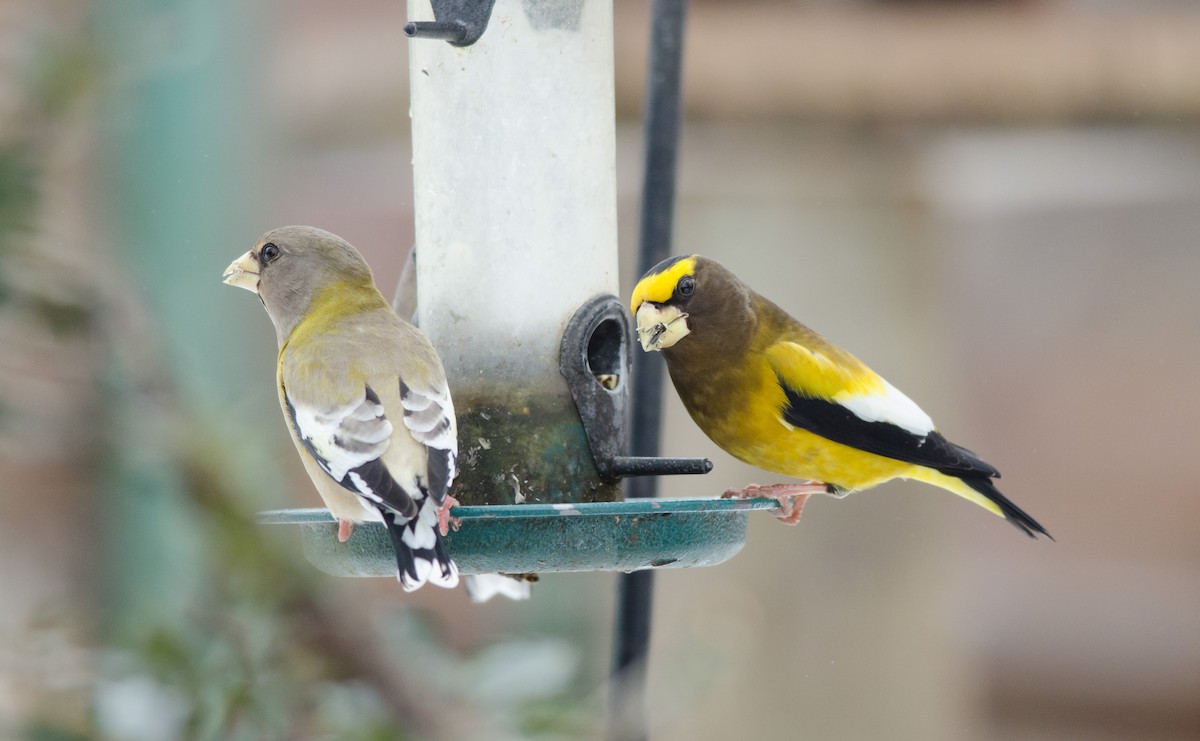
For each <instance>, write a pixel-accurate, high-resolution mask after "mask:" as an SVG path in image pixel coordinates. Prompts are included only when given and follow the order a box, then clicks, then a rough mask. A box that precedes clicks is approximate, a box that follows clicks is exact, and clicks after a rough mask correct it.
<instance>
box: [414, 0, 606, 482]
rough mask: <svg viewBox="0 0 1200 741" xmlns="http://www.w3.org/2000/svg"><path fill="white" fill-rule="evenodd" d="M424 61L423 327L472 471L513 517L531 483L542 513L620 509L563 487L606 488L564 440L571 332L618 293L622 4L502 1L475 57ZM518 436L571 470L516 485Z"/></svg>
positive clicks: (531, 476) (419, 220)
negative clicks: (598, 299) (574, 319)
mask: <svg viewBox="0 0 1200 741" xmlns="http://www.w3.org/2000/svg"><path fill="white" fill-rule="evenodd" d="M409 19H410V20H415V21H418V20H419V21H423V20H433V19H434V15H433V11H432V8H431V6H430V3H429V2H428V1H427V0H410V2H409ZM409 49H410V76H411V94H412V110H411V114H412V119H413V121H412V136H413V178H414V193H415V196H414V198H415V203H414V206H415V213H416V245H417V280H418V283H419V286H420V291H419V299H418V301H419V315H420V321H421V329H422V330H423V331H424V332H425V333H426V334H427V335H428V336H429V338H430V339H431V340H432V341H433V344H434V346H435V347H437V349H438V351H439V352H440V353H441V355H442V359H443V362H444V363H445V364H446V367H447V373H448V374H449V376H450V380H451V389H452V391H453V393H454V395H455V404H456V407H457V408H458V412H459V418H460V421H465V422H466V424H464V425H460V431H461V432H462V433H463V434H461V435H460V445H461V446H462V447H463V448H464V450H463V451H462V452H463V459H464V460H466V461H468V463H470V462H471V461H472V460H478V459H480V458H482V459H484V461H483V464H482V465H483V466H484V467H485V468H488V469H490V472H489V473H487V476H488V477H489V479H488V480H489V482H490V484H489V485H491V486H499V485H502V486H503V490H502V491H496V492H493V493H489V494H486V498H487V499H488V500H489V501H493V502H499V501H512V499H513V497H514V490H515V489H517V488H521V485H522V483H525V484H526V485H527V486H526V488H525V490H524V491H522V493H521V496H522V497H525V498H526V500H527V501H531V500H540V499H546V500H550V499H555V498H560V497H561V498H564V499H572V498H583V499H590V498H612V497H614V496H615V491H612V490H609V491H604V492H599V493H598V492H597V490H596V486H597V484H596V482H594V481H593V482H590V483H585V484H579V483H578V482H576V483H571V482H562V485H563V486H565V487H567V488H568V489H571V488H572V487H574V488H575V489H576V490H575V491H557V492H555V491H550V490H551V489H554V488H555V487H556V486H558V484H557V483H556V482H555V481H553V480H552V478H553V476H560V475H563V474H566V475H574V476H576V477H577V478H579V477H583V478H587V477H588V476H594V472H591V473H588V472H586V471H584V470H583V468H586V466H585V465H584V464H587V465H590V458H589V457H588V456H589V454H588V451H587V449H586V442H583V443H582V445H583V447H582V448H581V447H580V445H579V443H580V442H581V441H583V439H584V438H583V435H582V430H581V428H579V429H578V430H577V433H578V434H576V431H570V430H564V429H559V428H558V427H557V426H556V425H558V424H559V422H561V421H562V420H565V419H567V418H568V417H570V418H571V421H573V423H574V424H575V425H576V426H577V425H578V420H577V419H573V417H574V406H573V402H572V401H571V397H570V394H569V392H568V390H567V387H566V383H565V381H564V379H563V377H562V375H561V374H560V372H559V367H558V359H559V344H560V342H561V338H562V334H563V329H564V328H565V326H566V324H567V321H568V320H569V319H570V318H571V316H572V314H574V312H575V310H576V309H577V308H579V307H580V306H581V305H582V304H583V303H584V302H585V301H587V300H588V299H590V298H592V297H593V296H596V295H598V294H603V293H616V292H617V290H618V283H617V279H618V277H617V276H618V274H617V223H616V175H615V131H614V101H613V21H612V2H611V0H575V1H574V2H572V1H571V0H553V1H539V0H497V1H496V4H495V7H494V9H493V12H492V16H491V20H490V22H489V24H488V26H487V30H486V31H485V32H484V33H483V36H482V37H481V38H480V39H479V41H477V42H476V43H475V44H473V45H471V46H467V47H456V46H453V45H451V44H449V43H446V42H445V41H438V40H432V39H420V38H414V39H411V40H410V41H409ZM497 405H499V406H500V407H502V409H501V412H502V413H507V414H509V415H515V416H511V418H510V419H509V420H508V426H504V425H501V426H500V427H496V428H489V421H488V420H487V419H480V418H478V415H479V414H480V413H482V414H483V415H484V416H485V417H487V416H489V415H494V414H495V413H496V412H495V410H494V409H493V407H496V406H497ZM485 409H490V410H492V411H482V410H485ZM522 409H525V410H526V411H525V413H526V414H528V415H529V417H528V419H521V414H522V411H521V410H522ZM530 409H532V411H530ZM560 418H561V419H560ZM556 420H557V421H556ZM464 428H465V429H464ZM514 430H519V431H523V433H524V436H525V437H527V438H529V439H526V440H524V441H522V442H523V444H522V445H519V447H521V448H522V450H521V451H520V452H519V453H518V455H519V456H520V457H521V458H522V459H527V458H529V457H530V456H531V455H536V454H537V452H538V451H539V450H542V449H543V447H544V446H549V445H559V446H561V445H564V444H565V445H566V446H567V448H569V450H567V452H566V453H564V454H563V455H564V457H563V459H562V460H561V461H558V462H556V464H557V463H561V464H562V465H563V466H565V467H564V468H563V469H562V470H561V471H558V472H557V473H554V474H553V475H552V474H550V473H546V472H544V471H543V472H541V473H539V472H538V471H537V470H535V469H536V468H537V466H538V463H537V462H536V461H528V462H527V464H526V465H525V466H522V467H521V471H523V473H522V474H521V475H518V476H515V477H513V478H515V481H514V480H507V481H503V482H502V481H501V480H500V479H502V478H506V477H508V476H509V474H507V473H505V470H506V469H507V468H511V467H512V466H513V465H518V463H519V462H518V461H515V460H514V461H499V460H498V459H496V456H495V454H494V453H492V452H490V451H496V450H498V449H502V448H503V446H505V445H506V441H505V440H500V439H496V440H493V439H490V437H489V435H504V436H509V437H511V436H512V435H513V434H514V432H513V431H514ZM471 436H476V437H478V438H479V439H478V440H476V439H472V438H471ZM542 438H545V439H542ZM489 458H490V459H491V462H490V463H489V462H488V460H487V459H489ZM553 467H554V466H552V468H553ZM572 472H573V473H572ZM470 479H471V474H470V473H469V472H468V471H466V470H465V469H464V481H463V482H460V483H461V484H465V485H466V487H467V488H468V489H470V488H471V486H472V485H474V486H481V485H483V484H482V483H481V482H478V481H476V482H474V484H472V482H471V480H470ZM580 487H582V489H580ZM585 490H586V491H585ZM501 495H503V496H501ZM472 498H474V497H472Z"/></svg>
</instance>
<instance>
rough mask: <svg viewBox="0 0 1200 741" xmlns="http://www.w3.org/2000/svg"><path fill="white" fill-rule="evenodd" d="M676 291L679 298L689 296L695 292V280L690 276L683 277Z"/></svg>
mask: <svg viewBox="0 0 1200 741" xmlns="http://www.w3.org/2000/svg"><path fill="white" fill-rule="evenodd" d="M676 290H677V291H679V295H680V296H691V295H692V294H693V293H694V292H695V291H696V279H695V278H693V277H692V276H690V275H685V276H683V278H682V279H681V280H680V281H679V285H678V286H677V287H676Z"/></svg>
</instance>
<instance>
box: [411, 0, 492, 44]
mask: <svg viewBox="0 0 1200 741" xmlns="http://www.w3.org/2000/svg"><path fill="white" fill-rule="evenodd" d="M495 4H496V0H433V1H432V2H431V3H430V5H431V6H432V7H433V17H434V18H435V19H436V20H433V21H409V22H408V23H405V24H404V35H405V36H407V37H409V38H410V39H437V40H440V41H448V42H450V43H451V44H452V45H454V46H470V45H471V44H474V43H475V42H476V41H478V40H479V37H481V36H483V32H484V31H485V30H487V25H488V21H489V20H491V17H492V6H494V5H495Z"/></svg>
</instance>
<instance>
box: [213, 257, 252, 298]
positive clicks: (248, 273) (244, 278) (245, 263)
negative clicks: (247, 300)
mask: <svg viewBox="0 0 1200 741" xmlns="http://www.w3.org/2000/svg"><path fill="white" fill-rule="evenodd" d="M221 280H222V281H223V282H225V283H228V284H229V285H231V286H237V287H238V288H245V289H246V290H247V291H250V292H251V293H258V260H257V259H255V257H254V253H253V252H247V253H246V254H244V255H242V256H241V257H239V258H238V259H236V260H234V261H233V262H231V263H229V267H227V268H225V274H224V275H222V276H221Z"/></svg>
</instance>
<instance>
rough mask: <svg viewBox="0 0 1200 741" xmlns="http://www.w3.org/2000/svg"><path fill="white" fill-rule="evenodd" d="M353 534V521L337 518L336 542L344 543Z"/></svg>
mask: <svg viewBox="0 0 1200 741" xmlns="http://www.w3.org/2000/svg"><path fill="white" fill-rule="evenodd" d="M353 534H354V523H353V522H351V521H350V520H338V542H339V543H345V542H346V541H347V540H350V536H351V535H353Z"/></svg>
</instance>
